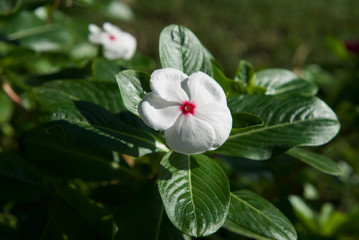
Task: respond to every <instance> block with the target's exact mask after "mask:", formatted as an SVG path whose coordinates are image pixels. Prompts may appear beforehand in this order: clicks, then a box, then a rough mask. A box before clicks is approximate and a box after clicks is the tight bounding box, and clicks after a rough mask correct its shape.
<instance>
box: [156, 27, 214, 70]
mask: <svg viewBox="0 0 359 240" xmlns="http://www.w3.org/2000/svg"><path fill="white" fill-rule="evenodd" d="M159 54H160V60H161V64H162V67H163V68H167V67H170V68H176V69H178V70H181V71H182V72H184V73H185V74H187V75H191V74H192V73H194V72H197V71H202V72H204V73H207V74H208V75H210V76H212V73H213V70H212V66H211V61H210V56H209V54H208V51H207V50H206V49H205V48H204V47H203V45H202V44H201V42H200V41H199V40H198V38H197V37H196V36H195V35H194V34H193V33H192V32H191V31H190V30H189V29H188V28H186V27H184V26H179V25H170V26H168V27H166V28H164V29H163V30H162V32H161V35H160V42H159Z"/></svg>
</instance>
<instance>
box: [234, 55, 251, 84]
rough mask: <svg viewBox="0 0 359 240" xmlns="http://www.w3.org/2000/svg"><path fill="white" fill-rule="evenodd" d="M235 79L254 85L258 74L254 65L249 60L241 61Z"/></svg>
mask: <svg viewBox="0 0 359 240" xmlns="http://www.w3.org/2000/svg"><path fill="white" fill-rule="evenodd" d="M234 80H235V81H238V82H242V83H244V84H245V85H246V86H248V87H250V86H252V85H254V83H255V80H256V74H255V72H254V69H253V67H252V65H251V64H250V63H249V62H247V61H244V60H242V61H240V62H239V66H238V69H237V72H236V75H235V77H234Z"/></svg>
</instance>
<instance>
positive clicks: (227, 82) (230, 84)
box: [211, 59, 248, 97]
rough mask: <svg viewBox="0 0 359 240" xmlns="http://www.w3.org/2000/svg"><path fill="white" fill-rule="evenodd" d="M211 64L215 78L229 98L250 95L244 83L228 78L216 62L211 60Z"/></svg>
mask: <svg viewBox="0 0 359 240" xmlns="http://www.w3.org/2000/svg"><path fill="white" fill-rule="evenodd" d="M211 63H212V69H213V78H214V80H216V81H217V82H218V84H219V85H221V87H222V88H223V90H224V92H225V93H226V95H227V97H233V96H238V95H239V94H246V93H248V92H247V88H246V85H245V84H244V83H242V82H239V81H233V80H232V79H229V78H227V77H226V76H225V75H224V73H223V72H222V70H221V69H220V67H219V65H218V64H217V62H216V61H215V60H213V59H211Z"/></svg>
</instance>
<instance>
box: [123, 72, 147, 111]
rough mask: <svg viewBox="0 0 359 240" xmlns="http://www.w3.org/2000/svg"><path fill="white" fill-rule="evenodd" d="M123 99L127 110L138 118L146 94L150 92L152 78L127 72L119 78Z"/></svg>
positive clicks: (144, 74) (140, 73)
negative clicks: (140, 105)
mask: <svg viewBox="0 0 359 240" xmlns="http://www.w3.org/2000/svg"><path fill="white" fill-rule="evenodd" d="M116 78H117V83H118V86H119V88H120V92H121V97H122V101H123V103H124V105H125V106H126V108H127V110H129V111H130V112H132V113H133V114H135V115H137V116H138V112H137V108H138V104H139V103H140V102H141V100H142V99H143V97H144V96H145V94H146V92H150V91H151V89H150V76H149V75H148V74H146V73H142V72H137V71H134V70H125V71H122V72H120V73H119V74H118V75H117V76H116Z"/></svg>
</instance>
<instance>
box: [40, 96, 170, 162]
mask: <svg viewBox="0 0 359 240" xmlns="http://www.w3.org/2000/svg"><path fill="white" fill-rule="evenodd" d="M121 116H122V115H120V117H116V116H114V115H112V114H111V113H110V112H108V111H106V110H105V109H104V108H102V107H101V106H99V105H96V104H93V103H90V102H84V101H78V102H74V103H73V102H62V103H60V104H56V105H53V106H52V107H51V108H50V109H48V110H47V112H45V113H44V116H43V121H44V122H52V121H66V122H67V123H70V124H71V125H70V126H71V127H70V129H71V128H74V129H73V130H72V131H75V129H78V128H76V126H77V127H79V128H81V129H78V130H77V131H78V133H77V134H71V132H69V133H68V134H71V135H72V138H75V139H80V138H84V136H81V134H85V135H87V136H88V137H87V140H86V142H87V143H88V144H89V145H87V146H93V147H95V146H97V147H98V148H101V149H106V150H111V151H118V152H120V153H124V154H127V155H131V156H143V155H146V154H149V153H153V152H161V151H168V149H167V147H166V146H165V145H164V144H163V143H162V142H161V140H160V139H159V138H157V137H156V136H155V135H154V134H155V133H154V132H153V131H152V130H151V129H149V128H148V127H146V126H145V125H142V126H143V127H142V128H139V127H138V126H134V125H132V124H129V123H128V122H125V121H124V120H122V119H121ZM133 122H134V121H133ZM81 130H82V131H81ZM146 130H147V131H146ZM90 136H91V137H90Z"/></svg>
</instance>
